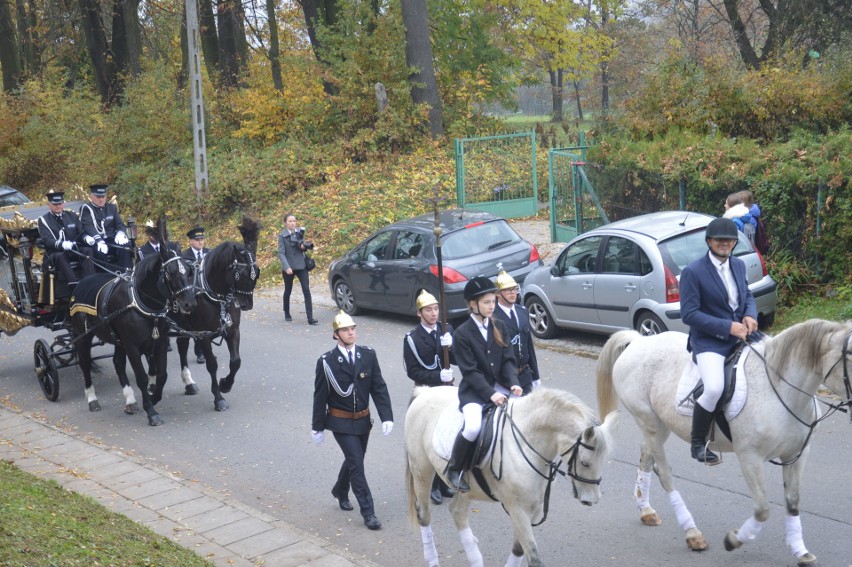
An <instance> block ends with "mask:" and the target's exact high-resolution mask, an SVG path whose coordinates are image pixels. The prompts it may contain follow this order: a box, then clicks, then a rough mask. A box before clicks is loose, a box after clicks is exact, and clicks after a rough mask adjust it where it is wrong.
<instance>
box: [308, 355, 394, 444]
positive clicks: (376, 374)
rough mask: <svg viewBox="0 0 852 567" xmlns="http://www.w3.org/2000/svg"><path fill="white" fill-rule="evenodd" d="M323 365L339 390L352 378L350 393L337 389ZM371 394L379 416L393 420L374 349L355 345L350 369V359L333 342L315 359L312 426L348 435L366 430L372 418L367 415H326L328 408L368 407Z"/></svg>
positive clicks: (352, 410) (357, 410)
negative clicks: (332, 345)
mask: <svg viewBox="0 0 852 567" xmlns="http://www.w3.org/2000/svg"><path fill="white" fill-rule="evenodd" d="M323 363H325V364H323ZM326 365H327V366H328V371H329V372H330V373H331V374H332V375H333V376H334V379H335V380H336V381H337V384H338V385H339V386H340V389H341V390H342V391H344V392H345V391H347V390H348V389H349V386H350V385H351V384H352V383H353V381H354V382H355V387H354V388H353V389H352V393H351V394H349V395H348V396H341V395H340V394H338V393H337V391H336V390H335V388H334V387H333V386H332V384H331V376H327V375H326ZM371 396H372V398H373V403H374V404H375V406H376V410H377V411H378V412H379V419H380V420H381V421H382V422H385V421H393V409H392V408H391V400H390V394H389V393H388V387H387V384H385V379H384V378H382V371H381V369H380V368H379V360H378V359H377V358H376V351H374V350H373V349H371V348H370V347H362V346H358V345H355V368H354V372H353V368H352V367H351V366H350V365H349V361H348V360H346V359H344V358H343V354H341V352H340V349H338V348H337V347H336V346H335V347H334V348H333V349H331V350H330V351H328V352H327V353H325V354H323V355H322V356H321V357H319V359H317V370H316V380H315V382H314V415H313V421H312V422H311V423H312V425H311V429H313V430H314V431H323V430H324V429H328V430H330V431H333V432H335V433H348V434H350V435H363V434H364V433H367V432H369V431H370V428H371V427H372V426H373V420H372V419H371V418H370V416H364V417H361V418H359V419H349V418H345V417H337V416H333V415H329V414H328V408H335V409H338V410H341V411H345V412H352V413H358V412H360V411H362V410H365V409H367V408H369V407H370V397H371Z"/></svg>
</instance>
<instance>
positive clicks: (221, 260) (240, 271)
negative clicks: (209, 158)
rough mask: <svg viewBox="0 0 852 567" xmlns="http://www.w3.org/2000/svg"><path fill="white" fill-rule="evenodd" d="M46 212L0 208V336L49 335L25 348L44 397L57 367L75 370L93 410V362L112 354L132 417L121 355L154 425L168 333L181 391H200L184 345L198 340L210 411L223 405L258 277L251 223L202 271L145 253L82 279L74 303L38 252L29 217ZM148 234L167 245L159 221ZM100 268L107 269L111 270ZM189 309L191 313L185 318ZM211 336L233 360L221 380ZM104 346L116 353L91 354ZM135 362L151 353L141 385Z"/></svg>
mask: <svg viewBox="0 0 852 567" xmlns="http://www.w3.org/2000/svg"><path fill="white" fill-rule="evenodd" d="M69 205H70V206H71V207H73V206H74V203H69ZM46 210H47V208H46V207H45V206H43V205H42V206H38V205H35V204H34V205H23V206H18V207H17V208H15V209H14V210H12V209H8V208H7V209H0V333H2V332H5V333H6V334H8V335H13V334H15V333H17V332H18V331H19V330H20V329H22V328H23V327H26V326H35V327H44V328H47V329H49V330H50V331H53V332H54V333H55V335H54V338H53V341H52V342H48V341H47V340H45V339H43V338H39V339H37V340H36V342H35V346H34V348H33V357H34V363H35V372H36V377H37V379H38V382H39V385H40V386H41V389H42V391H43V393H44V395H45V397H46V398H47V399H48V400H51V401H57V399H58V398H59V370H60V369H62V368H66V367H69V366H74V365H77V364H79V365H80V367H81V369H82V372H83V375H84V378H85V382H86V395H87V398H88V403H89V409H90V410H91V411H97V410H98V409H100V405H99V404H98V402H97V397H96V396H95V394H94V387H93V386H92V383H91V375H90V370H91V364H92V361H93V360H97V359H101V358H108V357H112V358H113V362H114V363H115V369H116V372H117V374H118V377H119V381H120V382H121V384H122V387H123V393H124V395H125V399H126V406H125V411H126V412H127V413H135V408H136V402H135V398H134V396H133V392H132V389H131V388H130V387H129V382H128V380H127V376H126V373H125V362H126V360H127V359H129V360H130V363H131V366H132V367H133V370H134V373H135V375H136V381H137V385H138V387H139V389H140V390H141V391H142V397H143V405H144V407H145V411H146V413H147V414H148V421H149V424H151V425H159V424H160V423H162V421H161V420H160V419H159V417H158V416H157V414H156V411H155V410H154V408H153V406H154V405H155V404H156V403H157V402H158V401H159V399H160V398H161V396H162V389H163V386H164V385H165V380H166V375H165V366H166V354H165V352H166V343H165V338H166V336H168V335H172V336H177V337H179V338H178V349H179V351H180V355H181V367H182V372H181V374H182V376H181V377H182V378H183V380H184V383H185V384H186V392H187V393H196V392H197V391H198V389H197V387H195V383H194V382H192V378H191V375H190V374H189V371H188V368H187V367H186V366H187V364H186V347H187V345H188V342H189V338H190V337H192V338H195V339H196V340H198V341H200V342H201V344H202V348H203V350H204V351H205V354H206V355H207V361H208V362H207V369H208V371H209V372H210V374H211V379H212V387H211V390H212V392H213V395H214V406H215V408H216V409H217V410H220V411H221V410H224V409H227V407H228V405H227V402H225V401H224V399H223V398H222V396H221V392H228V391H229V390H230V388H231V386H232V385H233V381H234V375H235V374H236V371H237V369H238V368H239V366H240V357H239V311H240V310H246V309H251V307H252V297H251V296H252V294H253V291H254V286H255V285H256V283H257V277H258V275H259V270H258V269H257V265H256V262H255V259H254V254H255V251H256V246H257V235H258V232H259V226H258V225H257V224H256V223H255V222H254V221H251V220H250V219H244V220H243V224H242V225H241V226H240V227H239V229H240V232H241V233H242V234H243V240H244V242H245V245H242V244H237V243H235V242H231V241H226V242H223V243H222V244H220V245H219V246H217V247H216V249H214V250H213V251H212V252H210V253H209V254H208V256H207V257H206V258H205V260H204V262H203V263H202V265H200V266H196V265H194V264H193V263H192V262H190V261H189V260H186V259H183V258H181V257H180V256H178V255H177V254H176V253H174V252H173V251H171V250H169V249H168V247H167V246H160V252H159V253H158V254H153V255H150V256H147V257H146V258H145V259H143V260H141V261H140V262H138V263H137V265H136V266H135V267H134V268H133V270H132V271H131V272H126V273H113V274H105V275H104V274H96V275H94V276H90V277H88V278H85V279H83V280H82V281H81V282H80V284H79V286H78V287H77V289H76V290H75V291H74V296H75V297H73V298H72V297H71V296H72V294H71V290H70V289H69V286H68V283H67V282H64V281H62V280H61V279H60V278H58V277H56V274H55V273H54V270H53V268H52V267H50V266H49V265H48V264H49V262H45V261H44V254H43V252H41V251H40V250H39V247H38V236H39V232H38V228H37V220H38V218H39V217H40V216H41V215H43V214H44V213H45V212H46ZM127 225H128V232H129V234H128V236H129V237H130V242H131V246H133V247H135V240H136V236H137V234H136V225H135V223H133V222H132V219H130V218H128V223H127ZM156 230H157V233H158V240H159V241H160V242H161V243H163V242H164V243H167V241H168V237H167V230H166V227H165V221H163V220H161V221H160V223H158V226H157V227H156ZM134 256H135V254H134ZM72 264H75V263H74V262H72ZM205 264H206V265H205ZM101 268H106V269H107V270H108V271H109V268H110V266H101ZM99 276H103V277H101V278H100V279H99ZM93 286H95V287H96V295H97V298H98V299H97V301H94V297H93V300H92V301H91V302H89V303H88V304H84V303H83V302H82V300H81V296H82V295H83V294H84V292H81V290H83V288H91V287H93ZM196 298H197V301H196ZM196 305H198V306H199V309H198V313H195V314H193V313H192V311H194V310H195V308H196ZM161 337H162V340H160V338H161ZM217 337H221V338H222V339H224V340H225V341H226V342H227V343H228V348H229V351H230V355H231V359H230V372H229V374H228V375H227V376H226V377H225V378H223V379H222V380H221V381H217V379H216V372H217V364H216V358H215V357H214V356H213V354H212V351H211V342H212V341H213V340H214V339H215V338H217ZM107 343H109V344H113V345H115V347H116V348H115V352H114V353H111V354H103V355H100V356H97V357H92V356H91V347H93V346H100V345H104V344H107ZM141 356H148V357H149V365H150V366H149V368H150V371H151V372H153V373H156V376H157V380H156V383H155V384H153V385H150V386H149V384H148V378H147V376H146V374H147V373H146V372H145V371H144V369H143V368H142V366H141V362H140V357H141Z"/></svg>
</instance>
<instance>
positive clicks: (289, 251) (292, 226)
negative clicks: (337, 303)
mask: <svg viewBox="0 0 852 567" xmlns="http://www.w3.org/2000/svg"><path fill="white" fill-rule="evenodd" d="M284 224H285V225H286V226H285V228H284V230H282V231H281V233H280V234H279V235H278V259H279V260H281V275H282V276H283V277H284V320H285V321H292V320H293V317H291V316H290V294H291V293H292V291H293V279H294V278H299V285H300V286H302V295H303V296H304V297H305V315H307V316H308V325H316V324H317V323H318V322H319V321H317V320H316V319H314V311H313V304H312V303H311V282H310V276H309V275H308V274H309V272H308V268H307V265H306V264H305V252H306V251H308V250H310V249H312V248H313V247H314V244H313V242H310V241H307V240H305V229H304V228H300V227H298V226H297V225H296V215H294V214H293V213H287V214H286V215H284Z"/></svg>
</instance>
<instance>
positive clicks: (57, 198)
mask: <svg viewBox="0 0 852 567" xmlns="http://www.w3.org/2000/svg"><path fill="white" fill-rule="evenodd" d="M45 196H46V197H47V202H48V203H50V204H51V205H58V204H59V203H64V202H65V193H64V192H62V191H54V190H53V189H51V190H50V191H48V192H47V193H45Z"/></svg>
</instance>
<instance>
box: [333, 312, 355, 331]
mask: <svg viewBox="0 0 852 567" xmlns="http://www.w3.org/2000/svg"><path fill="white" fill-rule="evenodd" d="M354 326H355V321H353V320H352V317H350V316H349V315H348V314H347V313H344V312H343V309H341V310H340V312H339V313H338V314H337V315H335V316H334V319H332V320H331V330H332V331H337V330H338V329H344V328H346V327H354Z"/></svg>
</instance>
